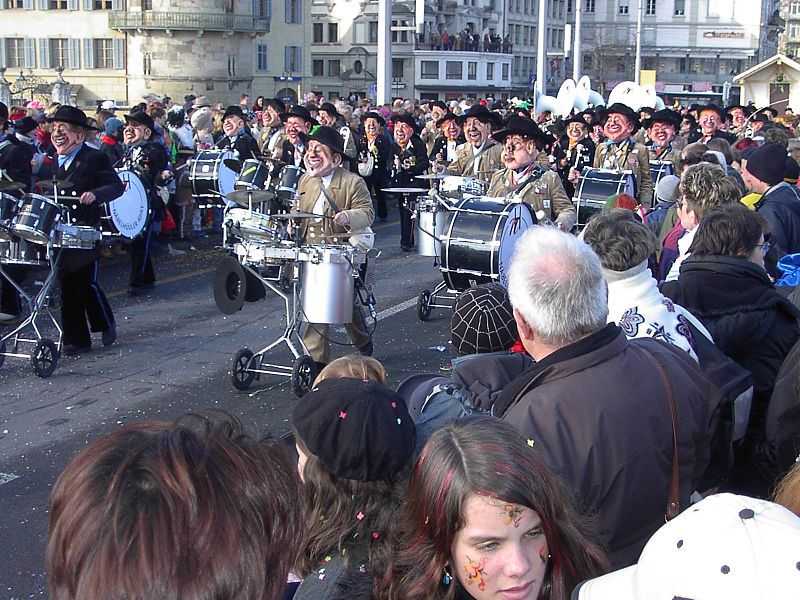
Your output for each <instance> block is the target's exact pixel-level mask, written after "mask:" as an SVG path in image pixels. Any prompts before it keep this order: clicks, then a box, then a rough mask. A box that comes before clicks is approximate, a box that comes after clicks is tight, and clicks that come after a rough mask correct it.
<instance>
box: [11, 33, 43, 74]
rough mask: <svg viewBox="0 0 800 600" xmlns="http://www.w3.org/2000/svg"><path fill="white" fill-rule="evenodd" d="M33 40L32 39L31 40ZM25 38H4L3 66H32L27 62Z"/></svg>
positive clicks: (12, 67)
mask: <svg viewBox="0 0 800 600" xmlns="http://www.w3.org/2000/svg"><path fill="white" fill-rule="evenodd" d="M31 41H33V40H31ZM25 42H26V40H25V39H23V38H6V40H5V51H6V52H5V54H6V60H5V66H6V67H8V68H9V69H14V68H17V67H34V66H36V65H31V64H28V61H27V58H30V57H28V56H27V53H26V43H25Z"/></svg>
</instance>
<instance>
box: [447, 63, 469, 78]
mask: <svg viewBox="0 0 800 600" xmlns="http://www.w3.org/2000/svg"><path fill="white" fill-rule="evenodd" d="M444 70H445V79H462V78H463V77H464V75H463V73H464V65H463V64H461V61H460V60H448V61H447V62H445V69H444Z"/></svg>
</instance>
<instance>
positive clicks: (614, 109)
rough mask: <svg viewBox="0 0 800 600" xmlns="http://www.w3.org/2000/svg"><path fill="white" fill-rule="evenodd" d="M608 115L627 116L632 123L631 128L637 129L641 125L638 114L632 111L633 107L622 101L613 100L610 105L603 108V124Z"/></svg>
mask: <svg viewBox="0 0 800 600" xmlns="http://www.w3.org/2000/svg"><path fill="white" fill-rule="evenodd" d="M608 115H623V116H625V117H628V119H629V120H630V122H631V123H633V130H634V131H638V130H639V127H641V123H639V116H638V115H637V114H636V113H635V112H634V111H633V109H632V108H631V107H630V106H628V105H627V104H623V103H622V102H615V103H614V104H612V105H611V106H609V107H607V108H606V110H605V116H604V117H603V124H604V125H605V122H606V120H608Z"/></svg>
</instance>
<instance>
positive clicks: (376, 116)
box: [361, 110, 386, 126]
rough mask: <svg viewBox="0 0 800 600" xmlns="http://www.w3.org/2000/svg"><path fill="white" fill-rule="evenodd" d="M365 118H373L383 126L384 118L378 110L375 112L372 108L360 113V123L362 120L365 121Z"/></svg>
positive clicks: (384, 123)
mask: <svg viewBox="0 0 800 600" xmlns="http://www.w3.org/2000/svg"><path fill="white" fill-rule="evenodd" d="M367 119H375V120H376V121H377V122H378V123H380V124H381V126H385V125H386V119H384V118H383V115H381V114H380V113H378V112H375V111H374V110H371V111H369V112H366V113H364V114H363V115H361V122H362V123H363V122H364V121H366V120H367Z"/></svg>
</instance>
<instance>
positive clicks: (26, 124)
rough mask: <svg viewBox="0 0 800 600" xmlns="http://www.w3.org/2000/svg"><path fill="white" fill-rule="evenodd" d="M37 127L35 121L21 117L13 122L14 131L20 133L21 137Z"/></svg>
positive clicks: (37, 124)
mask: <svg viewBox="0 0 800 600" xmlns="http://www.w3.org/2000/svg"><path fill="white" fill-rule="evenodd" d="M38 126H39V123H37V122H36V119H33V118H31V117H22V118H21V119H17V120H16V121H14V129H16V130H17V132H18V133H21V134H22V135H26V134H28V133H30V132H31V131H33V130H34V129H36V128H37V127H38Z"/></svg>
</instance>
